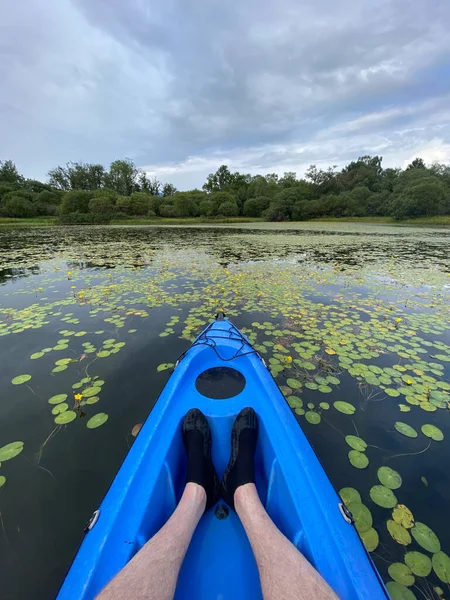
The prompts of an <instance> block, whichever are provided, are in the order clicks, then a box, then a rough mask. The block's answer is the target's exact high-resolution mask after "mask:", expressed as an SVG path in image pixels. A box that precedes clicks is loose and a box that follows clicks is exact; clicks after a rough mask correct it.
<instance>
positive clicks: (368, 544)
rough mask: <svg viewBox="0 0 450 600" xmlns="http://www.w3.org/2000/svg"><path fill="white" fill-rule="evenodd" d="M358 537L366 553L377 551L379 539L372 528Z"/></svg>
mask: <svg viewBox="0 0 450 600" xmlns="http://www.w3.org/2000/svg"><path fill="white" fill-rule="evenodd" d="M360 535H361V539H362V541H363V544H364V546H365V548H366V550H367V552H373V551H374V550H376V549H377V547H378V543H379V537H378V533H377V532H376V531H375V529H374V528H373V527H371V528H370V529H369V530H368V531H364V532H363V533H361V534H360Z"/></svg>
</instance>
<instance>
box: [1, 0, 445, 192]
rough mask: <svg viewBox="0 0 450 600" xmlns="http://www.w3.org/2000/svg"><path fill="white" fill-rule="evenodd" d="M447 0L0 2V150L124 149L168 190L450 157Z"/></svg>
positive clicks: (91, 152) (31, 171)
mask: <svg viewBox="0 0 450 600" xmlns="http://www.w3.org/2000/svg"><path fill="white" fill-rule="evenodd" d="M449 23H450V3H449V2H448V0H432V1H431V0H364V1H359V2H355V0H338V1H337V2H336V1H335V0H302V1H299V0H228V1H226V2H224V1H223V0H220V1H219V0H152V1H150V0H127V1H126V2H124V0H21V1H20V2H17V0H0V81H1V82H2V85H1V90H2V91H1V94H0V160H2V159H3V160H5V159H12V160H13V161H14V162H15V163H16V165H17V167H18V169H19V171H20V172H22V173H23V174H24V175H25V176H27V177H32V178H37V179H41V180H42V179H45V178H46V173H47V172H48V170H49V169H51V168H53V167H55V166H56V165H58V164H65V163H66V162H68V161H82V162H95V163H101V164H104V165H109V163H110V162H111V161H113V160H115V159H117V158H125V157H128V158H131V159H132V160H134V162H135V163H136V164H137V165H138V166H140V167H141V168H143V169H144V170H145V171H147V172H148V173H149V175H150V176H156V177H158V179H160V180H161V181H169V182H172V183H173V184H175V185H176V186H177V187H178V188H179V189H190V188H193V187H201V186H202V184H203V183H204V181H205V179H206V176H207V174H208V173H211V172H214V171H216V169H217V168H218V167H219V166H220V165H221V164H227V165H228V166H229V168H230V169H231V170H232V171H234V170H237V171H240V172H243V173H251V174H256V173H262V174H265V173H279V174H282V173H283V172H285V171H296V172H297V173H298V174H299V175H300V176H301V175H302V174H303V173H304V172H305V171H306V169H307V168H308V166H309V165H310V164H312V163H314V164H316V165H318V166H320V167H322V168H326V167H328V166H331V165H337V166H339V167H340V166H343V165H344V164H345V163H347V162H349V161H350V160H354V159H356V158H358V156H362V155H365V154H372V155H373V154H378V155H381V156H383V165H384V166H385V167H388V166H399V167H403V166H406V165H407V164H408V162H410V161H411V160H412V159H413V158H414V157H416V156H420V157H422V158H423V159H424V160H425V161H426V162H432V161H434V160H438V161H440V162H447V163H450V33H449V27H448V26H449Z"/></svg>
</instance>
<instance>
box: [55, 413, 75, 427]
mask: <svg viewBox="0 0 450 600" xmlns="http://www.w3.org/2000/svg"><path fill="white" fill-rule="evenodd" d="M76 418H77V413H76V412H74V411H73V410H66V411H64V412H62V413H61V414H59V415H57V416H56V417H55V423H56V424H57V425H67V424H68V423H70V422H71V421H73V420H74V419H76Z"/></svg>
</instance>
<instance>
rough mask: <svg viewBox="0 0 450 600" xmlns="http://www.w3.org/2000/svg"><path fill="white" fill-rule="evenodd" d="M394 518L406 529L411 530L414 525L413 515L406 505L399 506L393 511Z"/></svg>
mask: <svg viewBox="0 0 450 600" xmlns="http://www.w3.org/2000/svg"><path fill="white" fill-rule="evenodd" d="M392 518H393V519H394V521H395V522H396V523H398V524H399V525H401V526H402V527H404V528H405V529H411V527H413V525H414V517H413V514H412V512H411V511H410V510H409V508H408V507H407V506H405V505H404V504H399V505H398V506H396V507H395V508H394V510H393V511H392Z"/></svg>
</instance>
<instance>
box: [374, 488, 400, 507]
mask: <svg viewBox="0 0 450 600" xmlns="http://www.w3.org/2000/svg"><path fill="white" fill-rule="evenodd" d="M369 495H370V497H371V499H372V500H373V501H374V502H375V504H378V506H382V507H383V508H394V506H395V505H396V504H397V498H396V497H395V494H394V492H393V491H392V490H390V489H389V488H387V487H386V486H384V485H374V486H373V487H372V488H370V492H369Z"/></svg>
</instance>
